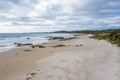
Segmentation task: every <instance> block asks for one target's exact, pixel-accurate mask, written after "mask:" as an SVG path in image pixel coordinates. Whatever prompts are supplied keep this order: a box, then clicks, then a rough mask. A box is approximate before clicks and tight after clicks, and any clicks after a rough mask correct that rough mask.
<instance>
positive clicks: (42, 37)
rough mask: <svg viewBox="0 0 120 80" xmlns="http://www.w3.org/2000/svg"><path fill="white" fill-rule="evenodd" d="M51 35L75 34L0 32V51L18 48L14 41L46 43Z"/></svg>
mask: <svg viewBox="0 0 120 80" xmlns="http://www.w3.org/2000/svg"><path fill="white" fill-rule="evenodd" d="M50 36H53V37H55V36H56V37H72V36H73V35H72V34H66V33H0V52H4V51H8V50H11V49H14V48H17V47H16V45H15V44H14V43H32V44H42V43H46V42H49V40H48V39H49V38H48V37H50ZM28 38H29V39H28Z"/></svg>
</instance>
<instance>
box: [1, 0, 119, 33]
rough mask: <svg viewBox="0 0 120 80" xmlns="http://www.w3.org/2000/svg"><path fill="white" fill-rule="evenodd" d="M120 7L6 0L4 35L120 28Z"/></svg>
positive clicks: (89, 0)
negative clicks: (8, 33)
mask: <svg viewBox="0 0 120 80" xmlns="http://www.w3.org/2000/svg"><path fill="white" fill-rule="evenodd" d="M119 3H120V1H114V0H97V1H96V0H69V1H66V0H2V1H0V32H32V31H33V32H34V31H37V32H39V31H40V32H41V31H54V30H67V29H69V30H72V29H74V30H83V29H99V28H101V29H104V28H105V27H106V28H111V27H115V26H116V27H119V21H120V18H119V17H118V16H119V13H120V9H119V7H120V5H119ZM3 4H4V5H3ZM5 5H7V6H5ZM118 6H119V7H118ZM104 26H105V27H104ZM119 28H120V27H119Z"/></svg>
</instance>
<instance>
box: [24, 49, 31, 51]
mask: <svg viewBox="0 0 120 80" xmlns="http://www.w3.org/2000/svg"><path fill="white" fill-rule="evenodd" d="M24 51H32V50H28V49H26V50H24Z"/></svg>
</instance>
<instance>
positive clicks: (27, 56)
mask: <svg viewBox="0 0 120 80" xmlns="http://www.w3.org/2000/svg"><path fill="white" fill-rule="evenodd" d="M90 36H92V35H90V34H80V36H77V37H76V38H73V39H66V40H51V41H49V42H47V43H45V44H42V45H44V46H45V48H38V47H35V48H32V47H25V48H15V49H12V50H10V51H7V52H1V54H0V80H120V48H119V47H117V46H116V45H113V44H111V43H109V42H106V41H104V40H97V39H92V38H89V37H90Z"/></svg>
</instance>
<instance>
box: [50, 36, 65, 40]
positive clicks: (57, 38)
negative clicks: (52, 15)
mask: <svg viewBox="0 0 120 80" xmlns="http://www.w3.org/2000/svg"><path fill="white" fill-rule="evenodd" d="M59 39H64V37H51V38H50V39H49V40H59Z"/></svg>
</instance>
